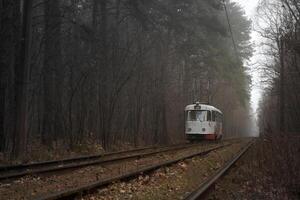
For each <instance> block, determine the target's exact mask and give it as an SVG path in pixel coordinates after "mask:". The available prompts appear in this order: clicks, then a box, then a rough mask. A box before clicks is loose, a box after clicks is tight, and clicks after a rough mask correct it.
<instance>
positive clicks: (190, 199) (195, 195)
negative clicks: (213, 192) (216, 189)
mask: <svg viewBox="0 0 300 200" xmlns="http://www.w3.org/2000/svg"><path fill="white" fill-rule="evenodd" d="M253 144H254V141H251V142H249V144H248V145H247V146H246V147H244V148H243V149H242V150H241V151H239V153H238V154H237V155H236V156H235V157H234V158H233V159H231V160H230V161H228V162H227V163H226V164H225V165H224V167H222V168H221V169H219V170H218V171H217V172H216V173H215V174H214V175H213V176H211V177H210V178H208V179H207V181H205V182H204V183H203V184H201V185H200V186H199V187H198V188H197V189H196V190H195V191H194V192H192V193H190V194H189V195H188V196H186V197H185V198H184V200H196V199H201V197H202V196H203V195H204V194H205V193H206V192H207V191H208V189H209V188H211V187H212V186H213V185H214V184H215V183H216V182H217V181H218V180H219V179H220V178H221V177H222V176H223V175H224V174H225V173H226V172H227V171H228V170H229V169H230V168H231V167H232V166H233V165H234V164H235V163H236V162H237V161H238V160H239V159H240V158H241V157H242V156H243V155H244V154H245V153H246V152H247V150H248V149H249V148H250V147H251V146H252V145H253Z"/></svg>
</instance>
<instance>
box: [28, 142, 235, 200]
mask: <svg viewBox="0 0 300 200" xmlns="http://www.w3.org/2000/svg"><path fill="white" fill-rule="evenodd" d="M196 145H197V144H196ZM230 145H231V144H221V145H218V146H217V147H211V148H209V149H206V150H203V151H198V152H197V153H192V154H189V155H185V156H182V157H180V158H177V159H174V160H169V161H165V162H162V163H159V164H155V165H151V166H147V167H142V168H140V169H137V170H134V171H130V172H126V173H124V174H121V175H116V176H114V177H109V178H106V179H102V180H99V181H96V182H92V183H89V184H86V185H81V186H79V187H76V188H71V189H67V190H63V191H59V192H52V193H49V194H43V195H40V196H36V197H33V198H32V199H34V200H55V199H72V198H74V197H76V196H77V195H81V194H83V193H85V192H88V191H91V190H93V189H96V188H101V187H104V186H106V185H109V184H111V183H113V182H116V181H119V180H128V179H133V178H135V177H137V176H138V175H140V174H142V173H143V174H144V173H148V172H151V171H154V170H156V169H159V168H161V167H165V166H169V165H172V164H174V163H177V162H180V161H182V160H185V159H189V158H192V157H195V156H205V155H207V154H208V153H210V152H212V151H216V150H218V149H221V148H224V147H227V146H230Z"/></svg>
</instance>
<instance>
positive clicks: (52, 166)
mask: <svg viewBox="0 0 300 200" xmlns="http://www.w3.org/2000/svg"><path fill="white" fill-rule="evenodd" d="M200 144H201V143H200ZM197 145H199V143H198V144H184V145H183V144H180V145H172V146H168V147H152V148H151V147H147V148H142V149H135V150H130V151H122V152H114V153H108V154H104V155H98V156H90V157H79V158H75V159H65V160H61V161H51V162H41V163H34V164H32V165H31V164H27V165H19V166H16V167H15V168H14V167H11V168H10V169H8V170H4V169H2V174H0V180H5V179H12V178H18V177H22V176H25V175H32V174H41V173H47V172H53V171H58V170H65V169H72V168H79V167H86V166H90V165H98V164H105V163H108V162H116V161H120V160H127V159H134V158H141V157H145V156H150V155H154V154H158V153H164V152H167V151H174V150H180V149H185V148H190V147H194V146H197ZM145 150H146V151H147V150H150V152H144V153H143V151H145ZM140 151H142V153H141V152H140ZM128 154H129V155H128ZM115 155H116V156H117V157H114V156H115Z"/></svg>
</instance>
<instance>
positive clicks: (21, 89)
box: [13, 0, 32, 158]
mask: <svg viewBox="0 0 300 200" xmlns="http://www.w3.org/2000/svg"><path fill="white" fill-rule="evenodd" d="M21 5H23V8H22V9H21V10H22V13H21V19H22V20H21V27H22V28H21V38H20V50H19V59H18V58H16V60H19V62H17V63H16V65H15V92H16V93H15V103H16V111H15V112H16V114H15V134H14V146H13V152H14V156H15V157H18V158H22V157H23V156H24V154H25V153H26V145H27V81H28V70H29V67H30V57H31V54H30V43H31V11H32V0H24V1H23V4H21Z"/></svg>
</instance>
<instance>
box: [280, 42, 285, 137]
mask: <svg viewBox="0 0 300 200" xmlns="http://www.w3.org/2000/svg"><path fill="white" fill-rule="evenodd" d="M279 53H280V100H279V101H280V123H279V124H280V131H281V132H284V131H285V115H284V112H285V109H284V108H285V96H284V95H285V92H284V89H285V80H284V72H285V71H284V64H285V63H284V62H285V60H284V40H281V41H280V42H279Z"/></svg>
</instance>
